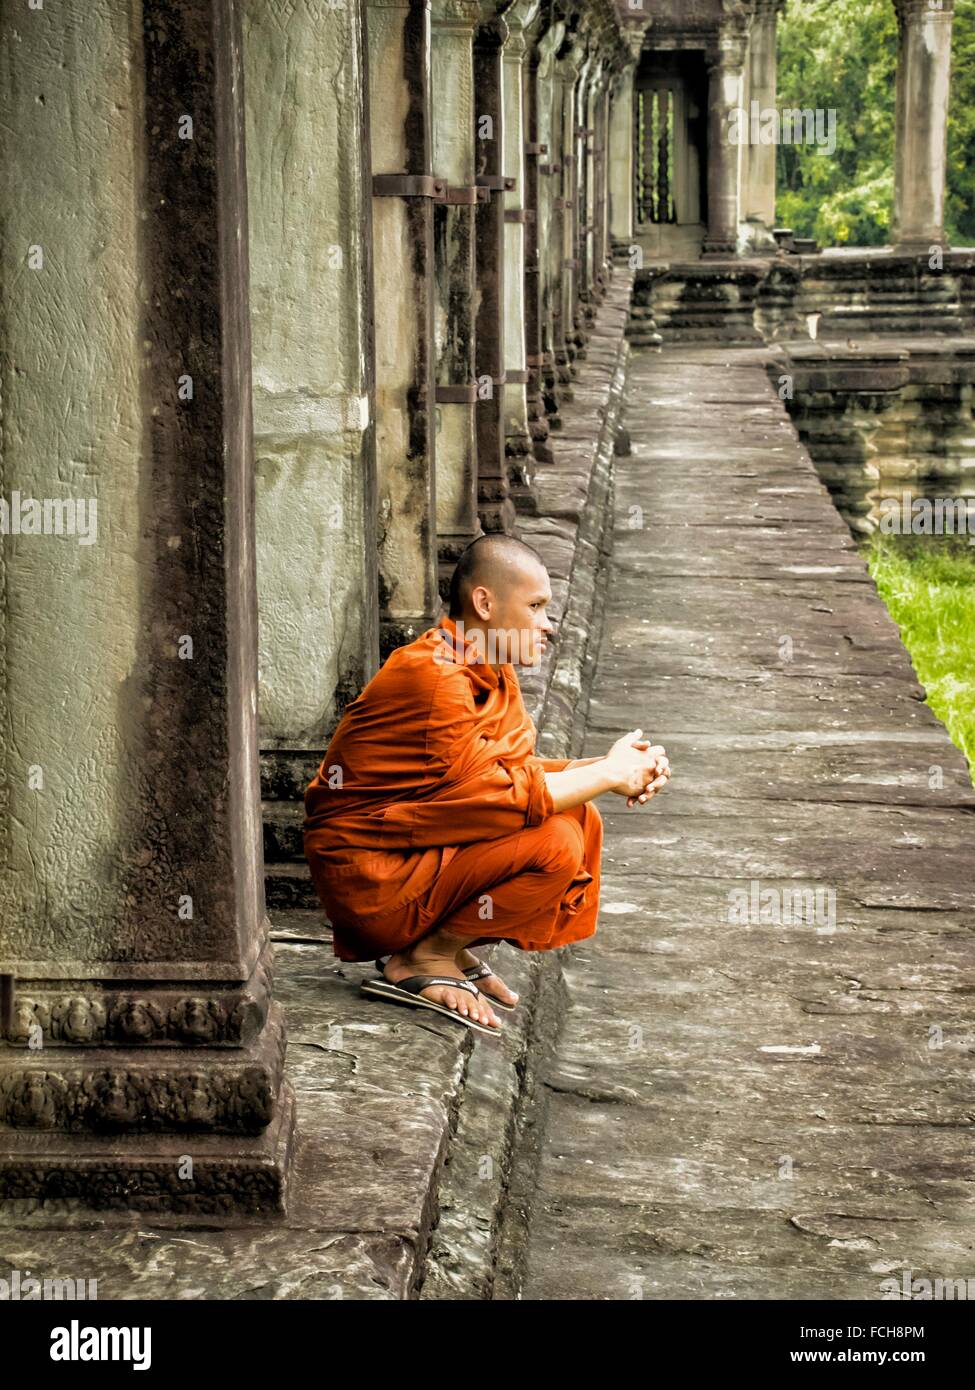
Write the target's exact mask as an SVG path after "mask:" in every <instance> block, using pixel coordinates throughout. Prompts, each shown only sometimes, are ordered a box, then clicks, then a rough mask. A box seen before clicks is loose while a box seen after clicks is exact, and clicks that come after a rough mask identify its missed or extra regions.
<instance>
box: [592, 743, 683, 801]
mask: <svg viewBox="0 0 975 1390" xmlns="http://www.w3.org/2000/svg"><path fill="white" fill-rule="evenodd" d="M607 762H609V763H610V765H611V767H612V769H613V772H614V775H615V774H617V773H618V774H619V781H618V782H616V784H615V785H614V786H613V788H612V790H613V791H614V792H617V793H618V794H619V795H620V796H625V797H626V805H627V807H628V808H629V807H632V806H642V805H643V804H644V803H645V802H647V801H649V800H650V798H651V797H653V796H656V795H657V793H658V792H659V791H662V790H663V789H664V787H665V786H666V785H667V783H668V782H669V781H670V776H671V771H670V759H669V758H668V757H667V750H666V749H665V748H664V747H663V746H662V745H661V744H651V743H650V740H649V739H645V738H644V737H643V730H642V729H631V731H630V732H629V733H628V734H624V735H623V737H622V738H619V739H617V740H616V742H615V743H614V744H613V746H612V747H611V748H610V750H609V753H608V755H607Z"/></svg>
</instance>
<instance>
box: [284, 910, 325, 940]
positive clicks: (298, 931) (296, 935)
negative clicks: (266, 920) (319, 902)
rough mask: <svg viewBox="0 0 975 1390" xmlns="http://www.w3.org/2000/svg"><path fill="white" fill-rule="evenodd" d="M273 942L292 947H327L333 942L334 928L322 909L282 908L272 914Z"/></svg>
mask: <svg viewBox="0 0 975 1390" xmlns="http://www.w3.org/2000/svg"><path fill="white" fill-rule="evenodd" d="M270 916H271V940H272V941H278V942H282V943H287V944H288V945H291V946H313V945H323V946H327V945H330V944H331V941H332V928H331V926H330V925H329V921H328V917H327V916H326V914H325V912H324V911H323V909H322V908H321V907H319V908H316V909H314V910H311V909H308V908H281V909H279V910H277V911H274V912H272V913H271V914H270Z"/></svg>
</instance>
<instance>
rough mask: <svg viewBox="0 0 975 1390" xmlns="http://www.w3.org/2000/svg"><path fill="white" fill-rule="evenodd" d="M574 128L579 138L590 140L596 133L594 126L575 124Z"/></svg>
mask: <svg viewBox="0 0 975 1390" xmlns="http://www.w3.org/2000/svg"><path fill="white" fill-rule="evenodd" d="M575 129H576V135H577V136H578V137H579V139H580V140H591V139H592V137H593V136H594V135H595V134H596V128H595V126H591V125H577V126H576V128H575Z"/></svg>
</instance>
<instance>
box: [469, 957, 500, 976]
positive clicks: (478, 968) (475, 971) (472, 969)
mask: <svg viewBox="0 0 975 1390" xmlns="http://www.w3.org/2000/svg"><path fill="white" fill-rule="evenodd" d="M493 974H494V971H493V970H492V969H491V967H490V966H489V965H488V963H487V961H485V960H482V961H481V963H480V965H472V966H469V967H468V969H467V970H465V971H464V975H465V976H466V978H467V979H468V980H486V979H487V978H488V976H489V975H493Z"/></svg>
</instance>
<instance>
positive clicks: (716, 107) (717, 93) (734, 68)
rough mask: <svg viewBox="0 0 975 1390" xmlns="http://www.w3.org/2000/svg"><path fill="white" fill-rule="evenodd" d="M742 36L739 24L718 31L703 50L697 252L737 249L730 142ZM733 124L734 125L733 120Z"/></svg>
mask: <svg viewBox="0 0 975 1390" xmlns="http://www.w3.org/2000/svg"><path fill="white" fill-rule="evenodd" d="M746 49H747V39H746V37H745V33H744V31H743V29H742V28H741V27H740V26H735V27H734V28H732V27H731V26H730V25H728V26H726V27H724V28H722V29H721V31H720V33H719V35H718V41H717V47H716V49H714V50H712V51H711V52H709V53H708V59H707V62H708V230H707V235H706V236H705V238H704V246H703V248H702V254H703V255H705V256H733V255H734V254H735V252H736V251H737V248H738V207H739V194H740V165H741V149H742V146H741V144H740V143H738V142H737V141H734V142H733V140H732V134H731V133H732V130H733V129H734V130H736V131H737V122H734V113H735V112H736V111H738V110H740V109H741V108H742V106H743V102H744V72H745V55H746ZM733 122H734V124H733Z"/></svg>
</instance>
